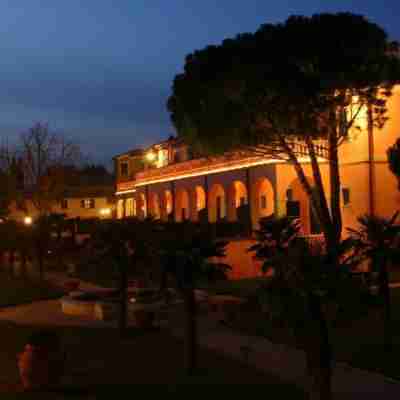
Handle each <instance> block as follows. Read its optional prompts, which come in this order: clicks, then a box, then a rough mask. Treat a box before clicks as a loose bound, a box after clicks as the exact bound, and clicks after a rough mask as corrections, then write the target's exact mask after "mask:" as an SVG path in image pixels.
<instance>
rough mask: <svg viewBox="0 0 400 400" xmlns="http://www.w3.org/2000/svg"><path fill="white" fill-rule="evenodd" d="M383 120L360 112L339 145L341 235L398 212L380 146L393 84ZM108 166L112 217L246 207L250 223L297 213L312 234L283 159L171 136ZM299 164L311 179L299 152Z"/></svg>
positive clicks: (391, 133) (187, 215) (391, 132)
mask: <svg viewBox="0 0 400 400" xmlns="http://www.w3.org/2000/svg"><path fill="white" fill-rule="evenodd" d="M388 117H389V119H388V121H387V122H386V124H385V126H384V127H383V128H382V129H378V128H373V129H372V128H369V127H368V123H367V113H366V112H361V113H360V114H359V116H358V117H357V125H358V126H359V127H360V129H359V130H358V129H357V130H356V129H355V130H354V131H353V132H351V134H350V135H349V138H348V139H347V140H346V141H345V142H344V143H343V144H342V145H341V147H340V152H339V153H340V159H339V161H340V178H341V184H342V192H341V196H342V197H341V207H342V216H343V227H344V229H343V232H344V234H345V233H346V228H347V227H352V228H354V227H355V226H356V224H357V217H358V216H360V215H362V214H366V213H370V214H376V215H381V216H386V217H388V216H391V215H393V213H394V212H395V211H396V210H397V209H399V206H400V193H399V191H398V189H397V181H396V179H395V177H394V176H393V174H392V173H391V172H390V170H389V168H388V163H387V156H386V151H387V148H388V147H389V146H391V145H393V144H394V142H395V141H396V139H397V138H398V137H400V86H396V87H395V89H394V91H393V96H392V97H391V98H390V99H389V101H388ZM114 163H115V175H116V197H117V217H118V218H123V217H127V216H137V217H139V218H143V217H145V216H147V215H152V216H153V217H155V218H160V219H163V220H166V219H168V218H170V219H174V220H175V221H178V222H179V221H182V220H183V219H190V220H192V221H198V220H199V219H200V218H203V217H202V215H205V216H206V218H208V221H209V222H217V221H219V220H226V221H232V222H233V221H236V220H237V219H238V218H239V217H240V215H239V214H240V213H241V212H242V211H241V210H242V209H243V208H246V209H247V213H248V214H250V215H251V225H252V227H253V228H256V227H257V222H258V220H259V218H261V217H263V216H267V215H270V214H276V215H284V214H286V213H289V214H294V215H297V216H298V217H299V219H300V221H301V225H302V229H303V234H304V235H312V234H319V227H318V223H317V221H316V220H315V218H313V213H312V210H311V207H310V204H309V201H308V198H307V196H306V194H305V193H304V191H303V189H302V187H301V185H300V182H299V181H298V179H297V175H296V173H295V170H294V168H293V166H292V165H291V164H289V163H285V162H282V161H279V160H274V159H271V158H266V157H260V156H254V155H248V156H245V155H243V154H241V155H239V154H226V155H223V156H220V157H215V158H195V157H193V156H192V155H191V154H190V149H188V147H187V146H185V145H184V143H182V142H181V141H180V140H178V139H175V138H170V139H169V140H166V141H165V142H161V143H158V144H156V145H154V146H151V147H150V148H148V149H144V150H133V151H129V152H126V153H124V154H120V155H118V156H116V157H114ZM302 164H303V168H304V170H305V172H306V174H307V176H308V177H311V176H312V174H311V167H310V165H309V162H308V160H307V158H306V157H305V158H304V159H303V160H302ZM320 166H321V172H322V175H323V182H324V184H326V189H327V190H328V193H327V196H328V198H329V196H330V194H329V174H328V165H327V163H326V161H324V158H323V157H321V159H320ZM204 210H208V212H207V213H205V212H204ZM230 246H231V247H234V246H236V247H237V249H236V250H235V252H236V253H239V252H240V251H242V250H243V251H245V249H238V248H239V247H245V246H244V245H243V246H240V244H238V243H235V244H231V245H230ZM228 256H229V254H228ZM238 258H239V259H240V260H241V261H240V266H239V265H238V266H237V268H236V271H237V270H238V269H240V270H241V271H242V272H240V273H239V274H238V276H239V275H240V276H243V275H246V274H248V275H254V273H255V268H254V262H253V261H252V260H251V257H250V255H248V256H247V261H245V260H244V259H243V257H242V256H240V257H239V256H238ZM246 263H248V265H247V266H246V265H245V264H246ZM243 269H244V270H245V271H244V272H243ZM246 271H247V273H246ZM234 274H235V272H234Z"/></svg>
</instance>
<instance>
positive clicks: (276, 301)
mask: <svg viewBox="0 0 400 400" xmlns="http://www.w3.org/2000/svg"><path fill="white" fill-rule="evenodd" d="M299 232H300V226H299V223H298V221H297V220H294V219H293V218H290V217H286V216H285V217H274V216H270V217H266V218H263V219H261V220H260V229H259V230H258V231H256V232H255V234H256V240H257V243H256V244H255V245H253V246H252V247H251V248H250V249H249V251H251V252H254V253H255V257H256V258H258V259H260V260H262V261H263V265H262V268H263V271H264V272H268V271H269V270H272V271H273V274H272V278H271V279H270V281H269V283H268V284H267V285H266V286H265V287H264V291H263V297H264V299H266V300H267V301H268V303H269V306H270V308H271V309H272V312H273V313H274V314H275V315H276V316H278V317H279V319H280V320H282V316H284V320H285V321H287V323H288V324H289V325H290V327H291V328H292V330H293V334H294V336H295V339H296V341H297V342H298V344H299V345H300V346H301V347H303V348H304V350H305V353H306V362H307V373H308V376H309V382H310V386H309V393H310V398H311V399H328V400H329V399H330V398H331V377H332V368H331V364H332V347H331V343H330V336H329V330H328V315H327V313H326V311H325V310H326V305H328V304H331V303H334V304H339V302H341V301H342V299H341V298H340V296H342V294H343V293H342V292H344V290H343V289H344V288H345V287H346V286H348V285H349V284H350V283H351V282H350V279H349V278H350V267H351V266H352V263H353V262H354V258H353V257H352V255H348V250H349V249H350V248H351V241H350V240H348V241H343V242H341V243H340V245H339V246H338V248H335V253H334V254H331V253H330V251H329V249H326V248H325V247H324V246H323V245H321V246H316V245H312V244H311V243H309V242H308V241H307V239H306V238H303V237H301V236H300V235H299ZM338 256H339V257H338ZM338 258H339V260H340V264H339V265H338V263H337V260H338ZM346 292H349V291H348V290H346ZM350 292H351V291H350ZM274 314H273V315H274Z"/></svg>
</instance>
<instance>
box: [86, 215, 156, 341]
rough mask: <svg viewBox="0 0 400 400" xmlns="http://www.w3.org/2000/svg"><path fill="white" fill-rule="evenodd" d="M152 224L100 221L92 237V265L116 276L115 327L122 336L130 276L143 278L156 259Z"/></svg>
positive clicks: (145, 222) (125, 323) (147, 222)
mask: <svg viewBox="0 0 400 400" xmlns="http://www.w3.org/2000/svg"><path fill="white" fill-rule="evenodd" d="M154 230H155V223H154V222H153V221H151V220H146V221H138V220H136V219H125V220H123V221H116V220H112V221H99V223H98V226H97V229H96V231H95V234H94V237H93V243H94V247H95V249H96V254H95V257H94V262H96V263H97V264H98V266H99V265H102V266H105V267H106V268H110V269H111V271H112V270H114V271H116V272H117V274H118V281H119V285H118V286H119V288H118V289H119V299H120V301H119V305H120V312H119V319H118V327H119V330H120V333H121V335H122V336H123V335H124V334H125V332H126V328H127V301H128V278H129V276H136V277H137V276H139V275H140V276H143V275H144V270H145V269H150V268H151V263H152V260H153V258H154V257H155V256H156V254H157V253H156V251H155V248H154V246H155V244H156V243H157V241H156V240H154V239H155V236H154V235H153V234H152V232H153V231H154Z"/></svg>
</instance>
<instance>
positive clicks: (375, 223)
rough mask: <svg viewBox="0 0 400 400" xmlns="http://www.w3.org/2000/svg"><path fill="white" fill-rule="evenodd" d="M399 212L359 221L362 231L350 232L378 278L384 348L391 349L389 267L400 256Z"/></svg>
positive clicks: (363, 257)
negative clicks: (388, 216) (388, 217)
mask: <svg viewBox="0 0 400 400" xmlns="http://www.w3.org/2000/svg"><path fill="white" fill-rule="evenodd" d="M398 214H399V213H398V212H397V213H395V214H394V215H393V216H392V218H390V219H387V218H383V217H378V216H371V215H364V216H361V217H359V218H358V223H359V228H358V229H348V231H349V232H350V234H351V235H352V237H353V239H354V243H355V248H356V250H357V252H358V254H359V257H360V259H361V260H367V261H369V262H370V271H371V272H373V273H374V274H377V277H378V279H377V283H378V287H379V295H380V296H381V298H382V299H383V306H384V312H383V326H384V348H385V350H386V351H387V352H389V351H391V349H392V342H393V333H392V302H391V297H390V287H389V269H388V267H389V265H390V264H391V263H395V262H397V260H398V257H399V255H400V252H399V239H400V225H397V224H396V219H397V217H398Z"/></svg>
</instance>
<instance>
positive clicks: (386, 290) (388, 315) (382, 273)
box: [379, 260, 393, 352]
mask: <svg viewBox="0 0 400 400" xmlns="http://www.w3.org/2000/svg"><path fill="white" fill-rule="evenodd" d="M379 294H380V295H381V296H382V299H383V330H384V333H383V346H384V350H385V352H390V351H391V350H392V345H393V336H392V303H391V299H390V287H389V274H388V270H387V262H386V260H382V264H381V265H380V266H379Z"/></svg>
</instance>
